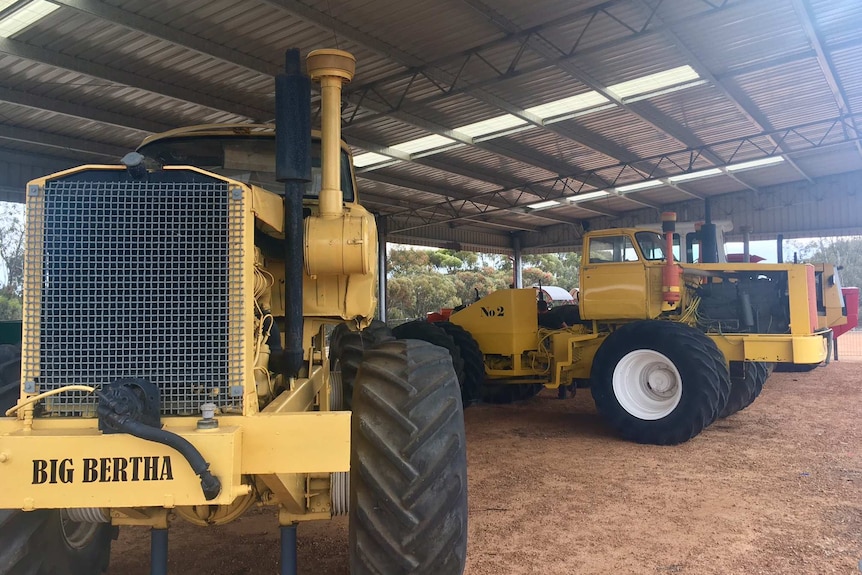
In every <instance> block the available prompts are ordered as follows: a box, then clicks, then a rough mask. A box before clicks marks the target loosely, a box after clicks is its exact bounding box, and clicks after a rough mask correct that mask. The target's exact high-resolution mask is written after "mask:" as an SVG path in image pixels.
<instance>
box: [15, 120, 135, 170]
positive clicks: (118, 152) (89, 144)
mask: <svg viewBox="0 0 862 575" xmlns="http://www.w3.org/2000/svg"><path fill="white" fill-rule="evenodd" d="M0 139H2V140H11V141H15V142H27V143H32V142H38V143H39V144H40V145H42V146H44V147H46V148H59V149H61V150H69V151H72V152H82V153H85V154H94V155H96V156H101V157H103V158H110V159H111V161H117V160H119V159H120V158H121V157H123V155H124V154H126V153H127V152H128V151H129V150H128V149H127V148H123V147H121V146H112V145H110V144H103V143H100V142H93V141H91V140H82V139H80V138H69V137H67V136H60V135H57V134H49V133H47V132H41V131H38V130H30V129H27V128H19V127H17V126H9V125H3V126H2V129H0Z"/></svg>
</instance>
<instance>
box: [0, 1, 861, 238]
mask: <svg viewBox="0 0 862 575" xmlns="http://www.w3.org/2000/svg"><path fill="white" fill-rule="evenodd" d="M57 3H58V4H59V5H60V7H59V8H58V9H57V10H55V11H54V12H52V13H51V14H50V15H48V16H47V17H45V18H43V19H42V20H41V21H39V22H37V23H35V24H33V25H31V26H30V27H28V28H26V29H25V30H23V31H21V32H20V33H18V34H16V35H14V36H13V37H12V38H10V39H2V38H0V151H2V150H11V151H20V152H25V153H41V154H42V155H47V156H56V157H57V158H61V159H63V161H67V160H66V159H67V158H69V157H70V156H73V157H76V158H79V159H80V161H90V160H97V161H104V160H105V159H106V158H110V157H112V155H114V154H115V153H116V154H117V155H119V153H120V152H121V151H122V150H127V149H130V148H132V147H134V146H135V145H136V144H137V142H138V141H139V140H140V139H141V138H142V137H144V136H145V135H147V134H149V133H152V132H154V131H161V130H164V129H169V128H172V127H176V126H180V125H187V124H194V123H211V122H212V123H218V122H247V121H252V120H254V121H261V120H262V121H269V120H271V119H272V117H273V116H274V82H273V74H275V73H276V72H277V71H278V70H279V68H280V66H281V65H282V62H283V51H284V49H285V48H287V47H298V48H300V50H301V51H302V52H303V53H306V52H308V51H310V50H313V49H316V48H321V47H338V48H341V49H345V50H349V51H351V52H353V53H354V54H355V56H356V58H357V76H356V78H355V79H354V81H353V82H352V83H351V84H349V85H348V86H347V88H346V91H345V98H344V103H345V105H344V114H343V117H344V120H345V129H344V136H345V138H346V139H347V140H348V142H350V143H351V145H352V146H353V148H354V152H355V153H357V154H360V153H362V152H364V151H374V152H377V153H381V154H384V155H385V154H387V153H390V154H395V152H393V151H392V147H393V146H397V145H400V144H404V143H406V142H411V141H413V140H417V139H420V138H427V137H429V136H432V135H437V136H443V137H446V138H450V139H456V140H458V143H459V146H458V147H456V148H453V149H449V150H446V151H441V152H439V153H438V152H427V151H424V150H423V151H420V152H419V153H417V154H415V155H414V156H412V157H411V156H409V155H408V156H404V152H398V153H397V154H396V155H397V157H398V158H399V159H400V160H402V161H399V162H398V163H396V164H394V165H390V166H388V167H385V168H375V167H374V166H370V167H368V168H364V169H363V170H362V171H361V173H360V174H359V179H360V182H361V184H362V186H363V188H365V189H366V190H367V192H368V193H367V196H368V198H369V205H371V206H372V207H373V208H374V209H376V210H378V211H379V212H380V213H381V214H383V215H389V216H391V218H392V222H391V225H390V229H391V230H393V233H395V234H396V235H398V237H399V238H400V239H401V240H402V241H403V240H404V238H406V237H413V238H414V239H415V240H416V241H419V242H425V243H428V242H433V241H446V242H453V241H458V240H457V238H458V237H462V238H463V239H464V240H465V241H464V242H463V243H464V245H476V244H480V243H481V242H483V241H488V243H489V245H490V246H491V247H493V248H494V249H499V247H500V245H506V242H507V241H508V237H509V234H510V233H511V232H518V231H527V232H537V233H542V230H544V229H546V228H548V227H553V226H555V225H557V224H563V225H565V224H566V222H569V221H578V220H581V219H588V218H594V217H599V216H602V215H603V214H605V215H606V216H608V217H617V218H619V217H620V216H622V217H623V218H624V217H625V214H628V213H630V212H631V211H632V210H641V209H644V208H650V209H655V210H658V209H663V208H664V207H665V206H668V205H675V204H676V203H678V202H683V201H686V200H691V199H693V196H703V197H715V196H720V195H721V194H726V193H731V192H737V191H739V190H740V189H743V188H745V184H747V185H748V186H749V187H750V188H759V187H763V186H767V185H769V184H776V183H781V182H787V181H794V180H798V181H806V180H808V179H811V178H820V177H826V176H829V175H830V174H836V173H841V172H846V171H848V170H855V169H859V168H860V167H862V145H859V144H857V143H856V142H857V141H858V140H859V132H858V130H857V129H856V125H857V124H862V116H858V117H857V116H847V114H854V113H860V114H862V67H860V65H859V62H860V61H862V5H860V4H859V2H858V1H857V0H729V1H727V2H706V1H692V0H663V1H662V2H658V3H653V2H644V1H642V0H605V1H600V0H584V1H578V2H571V1H565V0H535V1H533V2H528V3H525V2H519V1H516V0H498V1H495V2H493V3H490V2H487V0H484V1H483V0H442V1H440V2H433V3H428V2H422V1H420V0H401V1H399V2H393V1H392V0H361V1H344V2H336V3H334V2H331V1H330V0H307V1H305V2H293V3H285V2H281V1H280V0H239V1H233V0H189V1H187V2H182V3H179V2H175V1H172V0H106V1H97V0H57ZM656 5H657V7H658V8H657V10H656V12H655V13H654V14H653V13H652V8H651V6H656ZM800 6H802V7H803V8H804V9H801V8H800ZM809 20H810V21H809ZM680 66H689V67H690V68H691V69H693V70H695V71H696V72H697V73H698V74H699V75H700V76H701V80H702V81H700V82H695V83H694V84H692V83H688V84H683V85H676V86H674V85H667V86H663V87H661V88H660V89H656V90H654V93H647V94H637V93H634V94H631V95H626V97H625V98H620V95H619V94H615V93H614V92H613V90H612V89H611V90H609V89H608V88H609V87H611V86H616V85H619V84H620V83H622V82H630V81H632V80H638V79H642V78H644V77H645V76H649V75H651V74H655V73H661V72H665V71H667V70H671V69H674V68H677V67H680ZM594 91H598V92H599V93H600V94H601V95H599V96H598V100H596V101H599V100H601V99H602V98H603V97H604V98H608V99H609V101H608V102H607V103H606V104H604V105H601V106H598V107H596V108H591V109H577V110H575V111H574V112H571V113H569V116H564V117H563V118H562V119H561V121H557V120H558V119H554V120H553V121H552V120H548V119H545V118H542V117H541V116H540V115H537V114H536V113H531V112H528V111H527V110H529V109H534V107H536V106H538V105H544V104H548V103H554V102H558V101H560V100H563V99H565V98H570V97H572V96H576V95H584V94H592V93H594ZM842 99H846V101H847V104H848V105H849V108H846V109H842V108H841V105H840V104H839V102H840V101H841V100H842ZM313 102H314V104H313V105H315V106H316V105H317V98H316V96H315V97H314V98H313ZM545 109H546V108H542V110H545ZM558 109H564V108H561V107H558ZM842 114H843V115H844V117H843V118H842V117H841V116H842ZM494 118H509V120H511V121H510V122H509V123H510V124H521V125H520V126H518V127H517V128H516V129H514V130H509V131H506V132H503V133H502V134H497V135H487V134H484V133H481V132H476V133H479V134H481V135H480V136H476V140H475V141H473V140H471V138H470V136H469V135H468V134H466V133H453V132H452V130H454V129H456V128H459V127H462V126H466V125H471V124H475V123H477V122H480V121H484V120H491V119H494ZM513 118H514V119H513ZM770 155H783V156H784V157H785V158H786V162H785V163H784V164H782V165H778V166H773V167H770V168H763V169H758V170H752V171H750V172H745V173H743V174H739V176H738V177H739V179H740V180H742V182H744V184H743V183H740V182H738V181H736V180H734V179H732V178H730V177H728V176H717V177H714V178H709V179H703V180H700V179H699V180H694V181H690V182H685V184H684V185H680V186H679V187H676V188H675V187H672V186H667V185H662V186H660V187H655V188H650V189H646V190H642V191H639V192H635V193H632V194H630V195H629V196H628V197H626V196H623V197H620V196H617V195H615V194H612V195H611V196H609V197H608V198H605V199H601V200H594V201H590V202H585V203H584V204H582V205H568V204H567V203H563V204H561V205H560V206H557V207H552V208H549V209H547V210H532V209H529V208H527V206H528V205H529V204H531V203H536V202H537V201H539V200H541V199H544V198H560V199H562V198H563V197H564V196H571V195H574V193H575V192H576V191H578V190H584V191H590V190H593V191H594V190H597V189H611V188H614V187H620V186H624V185H627V184H629V185H630V184H637V183H638V182H642V181H645V180H650V179H653V178H666V177H669V176H673V175H675V174H681V173H686V172H691V171H698V170H704V169H708V168H712V167H715V166H719V167H723V166H724V165H726V164H728V163H735V162H741V161H746V160H752V159H759V158H763V157H766V156H770ZM405 158H406V160H407V161H404V160H405ZM584 181H586V182H588V185H586V186H584V185H583V184H582V182H584ZM748 191H749V192H751V193H754V192H753V191H752V190H750V189H748ZM465 199H466V200H469V201H467V202H465V201H464V200H465ZM459 202H460V204H459ZM447 205H450V207H449V208H448V211H447V209H444V206H447ZM451 206H455V207H451ZM409 210H413V211H416V210H418V211H419V212H421V213H422V214H424V215H423V216H422V217H423V218H425V220H426V221H427V222H430V223H428V224H426V225H423V226H421V227H417V226H416V223H415V222H416V221H417V220H416V217H415V216H411V217H412V218H413V219H411V220H409V221H408V220H407V219H406V218H407V215H406V213H407V212H408V211H409ZM603 221H604V220H603ZM447 222H448V223H447ZM399 226H400V227H401V228H404V229H407V228H410V230H408V231H403V232H398V230H399ZM411 226H413V227H411ZM859 227H860V230H862V222H860V223H859ZM458 234H462V236H459V235H458Z"/></svg>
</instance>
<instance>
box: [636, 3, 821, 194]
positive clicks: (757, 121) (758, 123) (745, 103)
mask: <svg viewBox="0 0 862 575" xmlns="http://www.w3.org/2000/svg"><path fill="white" fill-rule="evenodd" d="M638 4H639V5H640V6H641V7H642V8H643V9H644V10H645V11H648V12H650V13H652V14H653V16H652V18H653V20H654V21H655V23H656V24H657V25H661V27H662V33H663V34H664V35H665V36H666V37H667V38H668V39H669V40H670V41H671V42H673V44H674V45H675V46H676V48H677V49H678V50H679V51H680V52H681V53H682V54H683V56H684V57H685V59H686V60H687V61H688V63H689V65H691V67H692V68H694V70H695V71H696V72H697V73H698V75H699V76H700V77H701V78H703V79H704V80H706V81H708V82H709V83H710V84H712V85H713V86H715V88H716V89H717V90H718V91H719V92H721V94H722V95H723V96H724V97H725V98H727V100H728V101H729V102H730V103H731V104H733V106H734V107H735V108H736V109H737V110H738V111H739V113H740V114H742V115H743V116H744V117H745V118H746V119H747V120H748V121H749V122H751V123H752V124H753V125H754V126H755V127H756V128H757V129H758V130H760V131H762V132H773V131H775V128H774V127H773V126H772V124H771V123H770V122H769V120H768V119H767V117H766V116H765V115H764V114H763V112H761V111H760V110H759V109H758V107H757V105H756V104H755V103H754V102H753V101H751V100H750V99H749V98H748V95H747V94H745V93H743V92H742V90H740V89H738V88H736V87H732V86H730V85H729V84H727V83H726V82H724V81H723V80H721V79H719V78H718V77H716V76H715V74H713V73H712V72H711V71H710V70H709V68H707V67H706V65H705V64H704V63H703V62H702V61H701V60H700V58H698V57H697V55H696V54H695V53H694V51H693V50H692V49H691V48H689V46H688V45H687V44H686V43H685V42H684V41H683V40H682V38H681V37H680V36H679V35H678V34H677V33H676V32H674V30H673V28H672V27H671V26H669V25H667V24H665V23H664V21H663V20H662V18H661V16H659V15H658V14H657V13H656V12H657V10H656V9H654V8H653V6H651V5H650V3H649V2H648V1H647V0H638ZM659 4H661V2H659ZM769 141H770V142H772V144H773V145H774V146H777V147H778V148H779V149H781V151H782V152H783V153H784V154H789V149H788V148H787V146H785V145H784V143H783V142H782V141H780V140H776V139H774V138H772V137H770V138H769ZM785 160H786V161H787V163H788V164H789V165H790V166H792V167H793V168H794V169H795V170H796V171H797V172H799V174H800V175H801V176H802V177H803V178H805V179H806V180H808V181H809V182H813V180H812V179H811V177H810V176H809V175H808V174H806V173H805V172H804V171H803V170H802V168H800V167H799V166H798V165H797V164H796V162H795V161H794V160H793V158H791V157H790V156H789V155H787V156H785ZM723 163H724V162H723V161H722V162H719V163H718V164H716V165H722V164H723Z"/></svg>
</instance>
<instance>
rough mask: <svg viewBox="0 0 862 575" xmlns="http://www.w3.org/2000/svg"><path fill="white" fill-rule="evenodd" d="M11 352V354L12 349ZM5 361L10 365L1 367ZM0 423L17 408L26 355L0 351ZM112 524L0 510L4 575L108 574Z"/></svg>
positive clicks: (50, 512) (56, 513) (59, 513)
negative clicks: (12, 409) (9, 411)
mask: <svg viewBox="0 0 862 575" xmlns="http://www.w3.org/2000/svg"><path fill="white" fill-rule="evenodd" d="M10 348H11V349H10ZM2 360H5V361H2ZM0 361H2V363H0V410H2V413H0V417H3V416H4V414H5V412H6V410H7V409H9V408H10V407H12V406H14V405H15V404H16V403H17V402H18V395H19V391H20V381H21V352H20V350H19V349H18V348H17V347H16V346H8V345H2V346H0ZM111 531H112V528H111V526H110V525H109V524H107V523H78V522H76V521H72V520H70V519H69V517H68V516H67V515H66V512H65V511H64V510H55V509H41V510H39V511H30V512H27V513H24V512H23V511H20V510H17V509H0V575H25V574H26V575H96V574H98V573H102V572H103V571H105V570H107V568H108V558H109V556H110V553H111Z"/></svg>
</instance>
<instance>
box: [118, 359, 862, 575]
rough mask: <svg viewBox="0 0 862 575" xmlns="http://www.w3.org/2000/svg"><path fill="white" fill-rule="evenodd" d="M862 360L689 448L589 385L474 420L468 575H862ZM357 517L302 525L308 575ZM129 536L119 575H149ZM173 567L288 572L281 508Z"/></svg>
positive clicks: (201, 532) (821, 375)
mask: <svg viewBox="0 0 862 575" xmlns="http://www.w3.org/2000/svg"><path fill="white" fill-rule="evenodd" d="M860 400H862V363H853V362H839V363H833V364H831V365H828V366H825V367H821V368H818V369H816V370H814V371H813V372H810V373H803V374H793V373H774V374H773V375H772V376H771V377H770V378H769V380H768V381H767V383H766V387H765V389H764V392H763V394H762V395H761V397H760V398H759V399H758V400H757V401H756V402H755V403H754V405H752V406H751V407H749V408H748V409H746V410H745V411H742V412H740V413H738V414H736V415H734V416H732V417H729V418H727V419H726V420H720V421H718V422H716V423H714V424H713V425H712V426H711V427H710V428H708V429H707V430H706V431H704V432H703V433H702V434H701V435H700V436H698V437H696V438H695V439H693V440H691V441H689V442H688V443H686V444H683V445H679V446H675V447H655V446H644V445H636V444H632V443H627V442H624V441H622V440H620V439H618V438H616V437H615V436H614V435H613V434H612V433H611V432H610V431H609V430H608V429H607V428H606V427H605V426H604V425H603V424H602V422H601V420H600V419H599V417H598V415H597V414H596V412H595V407H594V405H593V402H592V399H591V398H590V395H589V390H579V391H578V396H577V397H576V398H575V399H567V400H558V399H556V397H555V394H553V393H551V392H549V391H545V392H543V393H542V394H541V395H540V396H539V397H536V398H534V399H532V400H530V401H527V402H524V403H521V404H516V405H509V406H480V407H473V408H470V409H468V410H467V412H466V421H467V437H468V450H469V453H468V457H469V476H470V486H469V487H470V504H469V505H470V515H469V522H470V523H469V525H470V528H469V550H468V564H467V570H466V575H518V574H542V575H546V574H560V575H563V574H565V575H568V574H574V573H577V574H578V575H599V574H602V575H604V574H611V573H613V574H615V575H625V574H632V575H634V574H637V575H645V574H657V575H662V574H669V573H670V574H676V573H681V574H691V575H759V574H769V575H782V574H787V575H791V574H792V575H806V574H811V575H825V574H829V573H839V574H845V575H849V574H852V573H857V574H858V573H859V565H858V564H859V561H860V559H862V421H860V416H862V409H860V407H859V404H860ZM346 550H347V523H346V521H345V520H343V519H337V520H334V521H328V522H318V523H309V524H304V525H300V527H299V571H300V573H302V574H306V575H307V574H311V573H314V574H316V575H335V574H345V575H346V574H347V573H348V565H347V552H346ZM148 553H149V536H148V533H147V531H146V530H143V529H132V528H130V529H124V530H123V532H122V533H121V535H120V539H119V541H117V542H116V543H115V544H114V550H113V554H112V563H111V570H110V575H121V574H122V575H135V574H139V573H140V574H143V573H148V572H149V571H148ZM169 569H170V572H171V573H178V574H180V573H181V574H183V575H203V574H211V573H220V574H223V575H241V574H258V573H276V572H277V569H278V529H277V525H276V519H275V514H274V513H273V512H272V511H271V510H269V509H261V510H255V511H252V512H250V513H248V514H246V515H245V516H244V517H242V518H241V519H240V520H238V521H236V522H234V523H232V524H230V525H227V526H224V527H219V528H211V529H200V528H196V527H192V526H190V525H187V524H184V523H183V522H181V521H177V523H176V524H175V526H174V527H172V530H171V540H170V565H169Z"/></svg>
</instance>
